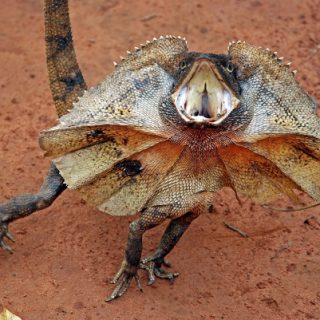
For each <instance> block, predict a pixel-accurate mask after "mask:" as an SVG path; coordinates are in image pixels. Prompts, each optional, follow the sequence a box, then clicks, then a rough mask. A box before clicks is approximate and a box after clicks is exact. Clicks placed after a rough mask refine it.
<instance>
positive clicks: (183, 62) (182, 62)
mask: <svg viewBox="0 0 320 320" xmlns="http://www.w3.org/2000/svg"><path fill="white" fill-rule="evenodd" d="M186 67H187V62H186V61H185V60H182V61H181V62H180V63H179V69H181V70H183V69H185V68H186Z"/></svg>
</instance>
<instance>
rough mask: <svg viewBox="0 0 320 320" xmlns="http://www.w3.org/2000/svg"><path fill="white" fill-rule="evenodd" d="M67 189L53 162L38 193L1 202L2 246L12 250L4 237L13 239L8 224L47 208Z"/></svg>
mask: <svg viewBox="0 0 320 320" xmlns="http://www.w3.org/2000/svg"><path fill="white" fill-rule="evenodd" d="M65 189H66V185H65V184H64V180H63V178H62V177H61V175H60V174H59V171H58V169H57V168H56V167H55V165H54V164H51V166H50V168H49V171H48V174H47V177H46V179H45V181H44V183H43V185H42V187H41V189H40V191H39V192H38V193H36V194H30V193H27V194H22V195H19V196H16V197H13V198H11V199H10V200H9V201H8V202H5V203H2V204H0V247H2V248H3V249H5V250H7V251H9V252H12V249H11V248H10V247H9V246H8V245H7V244H6V243H5V242H4V238H5V237H6V238H8V239H10V240H12V241H13V237H12V235H11V234H10V232H9V231H8V224H9V223H10V222H12V221H14V220H16V219H19V218H23V217H25V216H28V215H30V214H31V213H33V212H35V211H38V210H42V209H44V208H47V207H49V206H50V205H51V203H52V202H53V201H54V200H55V199H56V198H57V197H58V196H59V195H60V194H61V193H62V192H63V190H65Z"/></svg>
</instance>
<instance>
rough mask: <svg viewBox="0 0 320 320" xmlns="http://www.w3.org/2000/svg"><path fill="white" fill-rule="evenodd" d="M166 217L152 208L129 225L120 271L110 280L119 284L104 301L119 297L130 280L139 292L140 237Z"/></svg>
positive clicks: (163, 213)
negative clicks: (135, 283) (135, 284)
mask: <svg viewBox="0 0 320 320" xmlns="http://www.w3.org/2000/svg"><path fill="white" fill-rule="evenodd" d="M166 217H167V213H166V212H164V211H160V210H158V209H157V208H152V209H147V210H146V211H144V212H143V213H142V214H141V217H140V218H139V219H137V220H135V221H133V222H131V223H130V226H129V234H128V242H127V247H126V250H125V255H124V260H123V262H122V264H121V267H120V270H119V271H118V272H117V274H116V275H115V277H114V278H113V280H112V283H117V282H119V284H118V285H117V287H116V288H115V289H114V291H113V292H112V294H111V295H110V297H109V298H107V299H106V301H112V300H114V299H116V298H118V297H121V296H122V295H123V294H124V293H125V292H126V291H127V289H128V288H129V286H130V283H131V280H132V278H135V279H136V282H137V285H138V287H139V289H140V290H141V286H140V281H139V277H138V274H137V270H138V268H139V264H140V259H141V252H142V236H143V234H144V232H146V231H147V230H149V229H151V228H153V227H155V226H157V225H159V224H161V223H162V222H163V221H164V220H165V219H166Z"/></svg>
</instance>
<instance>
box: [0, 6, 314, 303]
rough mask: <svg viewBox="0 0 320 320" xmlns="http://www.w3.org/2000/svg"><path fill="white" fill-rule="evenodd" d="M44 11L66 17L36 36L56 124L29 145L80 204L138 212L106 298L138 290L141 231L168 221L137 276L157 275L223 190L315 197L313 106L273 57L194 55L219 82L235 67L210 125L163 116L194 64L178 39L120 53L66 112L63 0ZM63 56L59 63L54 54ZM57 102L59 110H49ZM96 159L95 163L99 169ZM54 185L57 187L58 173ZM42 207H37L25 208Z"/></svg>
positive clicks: (252, 51)
mask: <svg viewBox="0 0 320 320" xmlns="http://www.w3.org/2000/svg"><path fill="white" fill-rule="evenodd" d="M61 8H63V10H62V9H61ZM52 9H53V10H52V11H50V10H49V11H47V15H52V16H53V17H54V18H53V22H54V21H58V22H59V19H60V17H61V16H63V19H64V20H65V21H66V25H65V26H64V27H63V28H62V29H63V30H59V27H57V30H59V32H57V34H53V35H47V37H46V41H47V43H49V45H48V48H49V49H48V51H47V54H48V68H49V74H50V76H51V75H52V74H54V76H53V78H51V88H52V90H53V92H57V93H58V95H55V94H54V95H53V96H54V100H55V102H56V105H57V106H58V107H57V109H58V113H59V115H61V116H62V117H61V119H60V121H59V124H58V125H57V126H55V127H54V128H52V129H50V130H47V131H45V132H44V133H43V134H42V137H41V140H40V143H41V146H42V147H43V149H44V150H46V151H47V154H52V155H59V158H56V159H55V160H54V163H55V165H56V166H57V167H58V169H59V171H60V173H61V175H62V176H63V178H64V179H65V181H66V183H67V184H68V185H69V186H70V187H74V188H78V189H80V191H81V192H82V193H83V196H84V198H86V199H87V200H88V202H91V203H92V204H94V205H96V206H97V207H98V208H99V209H101V210H102V211H106V212H107V213H110V214H112V215H119V214H120V215H129V214H134V213H135V212H136V211H141V217H140V218H139V219H137V220H135V221H134V222H133V223H131V225H130V230H129V237H128V244H127V249H126V253H125V259H124V263H123V264H122V267H121V269H120V272H119V273H118V274H117V276H116V278H115V282H116V281H117V280H120V282H119V285H118V286H117V287H116V289H115V290H114V292H113V293H112V295H111V297H110V299H111V300H112V299H114V298H117V297H119V296H121V295H122V294H123V293H124V292H125V291H126V290H127V288H128V287H129V285H130V281H131V279H132V278H133V277H135V278H136V280H137V283H138V284H139V281H138V277H137V274H136V271H137V268H138V266H139V261H140V258H141V251H142V235H143V233H144V232H145V231H147V230H148V229H150V228H152V227H154V226H156V225H158V224H160V223H161V222H163V221H164V220H165V219H166V218H171V219H175V220H173V222H172V224H171V227H172V226H173V225H174V227H172V228H173V229H174V231H172V230H171V227H170V225H169V229H167V232H166V233H165V235H164V238H163V239H166V241H165V242H168V241H167V237H168V238H170V239H171V241H169V244H167V245H165V244H164V242H163V241H162V244H160V247H163V246H167V248H166V250H164V251H166V252H165V253H163V254H162V255H161V257H160V258H161V261H160V262H159V261H158V262H157V263H156V264H157V266H156V267H157V268H153V272H154V274H152V273H150V270H149V269H148V266H147V267H146V268H147V270H149V277H150V276H152V277H154V275H158V276H159V277H160V278H161V277H164V278H165V277H166V276H165V274H163V273H161V271H160V270H159V268H160V267H161V264H162V263H164V260H163V259H164V255H165V254H167V253H168V252H169V251H170V250H171V249H172V248H173V247H174V245H175V244H176V242H177V241H178V239H179V238H180V236H181V235H182V234H183V232H184V230H185V229H186V226H188V225H189V224H190V223H191V221H192V219H189V218H190V217H192V218H194V217H196V216H198V215H199V214H200V213H201V212H203V211H204V212H207V211H208V210H209V208H210V207H211V206H212V204H211V202H212V201H211V200H212V198H213V193H214V192H216V191H218V190H219V189H220V188H222V187H224V186H229V187H231V188H233V189H234V191H235V192H236V193H243V194H245V195H247V196H249V197H251V198H252V199H255V200H257V201H258V202H261V203H265V202H269V201H271V200H273V199H274V196H275V195H277V194H278V193H284V194H287V195H288V196H290V197H291V198H292V199H293V200H296V201H297V199H296V197H295V194H294V193H293V191H292V190H293V189H294V188H295V189H298V190H304V191H305V192H306V193H307V194H309V195H310V196H311V197H313V198H314V199H316V200H319V180H320V179H319V174H320V168H319V158H318V156H317V155H318V153H319V119H318V118H317V116H316V115H315V104H314V102H313V100H312V99H311V98H310V97H309V96H308V94H307V93H305V92H304V91H303V89H301V88H300V86H299V85H298V83H297V82H296V80H295V79H294V76H293V74H292V72H291V71H290V70H289V68H288V66H285V65H283V64H282V62H281V59H279V58H277V55H276V54H274V53H271V52H270V51H268V50H264V49H260V48H256V47H254V46H250V45H248V44H246V43H244V42H235V43H234V44H232V45H231V46H230V47H229V51H228V54H227V55H212V56H207V55H206V58H208V59H211V60H212V61H213V62H214V63H215V64H216V65H217V68H218V69H219V70H220V72H221V74H222V76H221V78H228V77H227V75H226V74H225V70H224V62H225V61H227V60H230V61H231V62H232V63H233V64H234V66H235V70H236V71H235V74H234V79H232V80H233V81H234V82H237V83H236V84H237V85H238V86H239V88H240V89H239V90H238V91H237V94H238V95H239V99H240V101H241V105H240V107H239V108H238V109H237V110H236V111H235V112H234V113H232V114H231V115H230V116H229V117H228V118H227V120H226V121H225V123H223V124H222V125H221V126H219V127H216V128H211V129H208V128H203V127H197V126H192V127H189V126H187V125H186V124H184V123H183V122H182V121H181V119H179V118H178V116H177V114H176V113H175V111H174V108H173V105H172V101H171V100H170V94H171V93H172V88H173V87H174V86H175V85H176V83H177V82H179V81H180V80H181V77H182V78H183V76H184V74H183V73H180V69H179V68H180V62H181V61H182V60H183V59H185V58H186V57H188V56H192V57H193V58H195V59H196V58H199V57H201V58H203V55H202V54H201V53H189V52H188V51H187V47H186V43H185V41H184V40H183V39H181V38H180V37H173V36H166V37H160V38H159V39H154V40H153V41H151V42H149V43H147V44H146V45H143V46H141V48H138V49H137V50H136V51H135V52H134V53H129V55H128V57H127V58H126V59H124V60H123V61H122V62H121V63H120V64H119V65H118V66H117V67H116V70H115V72H114V73H112V74H111V75H110V76H109V77H107V79H106V80H104V81H103V82H102V83H101V84H100V85H98V86H97V87H95V88H92V89H90V90H88V91H86V92H85V93H84V95H83V97H82V98H80V99H79V100H78V101H77V102H75V103H74V104H73V102H74V101H75V97H78V96H79V95H81V94H82V92H83V89H84V88H85V84H84V81H83V78H82V75H81V72H80V70H79V68H78V66H77V63H76V60H75V55H74V52H73V47H72V37H71V29H70V27H69V23H70V21H69V20H68V15H67V13H68V12H67V2H66V1H58V2H56V3H55V4H54V5H53V6H52ZM59 10H61V11H59ZM55 14H56V15H55ZM49 20H50V19H49ZM49 20H47V21H49ZM58 25H59V23H58ZM49 29H50V28H49ZM53 29H55V28H53ZM50 44H51V45H52V47H50ZM68 48H69V49H70V48H71V54H70V56H69V57H68V56H67V55H66V56H64V55H65V54H66V53H67V50H69V49H68ZM70 57H71V63H70V68H71V69H68V68H64V67H62V69H61V70H62V71H61V74H60V73H59V72H60V71H59V70H60V69H59V68H60V67H61V66H62V65H63V64H64V63H66V61H67V59H69V58H70ZM51 63H53V64H55V65H54V67H51V66H50V64H51ZM52 68H53V69H52ZM55 72H58V73H59V75H58V76H57V74H55ZM52 79H53V80H52ZM57 83H58V84H59V87H58V86H57V87H56V84H57ZM233 85H234V83H233ZM60 102H61V103H63V109H59V108H60V107H59V104H60ZM66 106H68V108H65V107H66ZM70 107H71V108H72V109H70ZM69 109H70V112H69V113H67V112H68V111H69ZM66 113H67V114H66ZM123 128H126V130H125V131H126V133H123V130H122V129H123ZM108 129H110V132H108ZM105 133H107V134H105ZM111 133H112V135H111ZM129 135H131V136H134V137H136V135H141V136H140V137H141V140H139V139H137V140H135V141H136V143H137V144H136V145H134V144H133V145H132V144H131V145H130V143H129V142H130V137H129ZM76 137H79V138H78V139H77V138H76ZM310 141H311V143H309V142H310ZM140 142H141V143H140ZM129 146H131V147H132V148H131V149H130V148H129ZM100 147H101V148H100ZM93 150H95V151H96V152H97V153H96V154H95V153H94V152H93ZM111 150H113V151H114V152H110V151H111ZM96 159H99V160H100V164H101V163H102V162H103V163H107V164H106V165H105V166H104V167H100V166H99V165H97V163H98V162H96ZM81 161H82V166H81V165H80V164H81ZM90 161H91V162H90ZM107 161H109V162H107ZM125 161H129V162H130V163H136V164H137V163H139V165H140V164H141V168H140V167H139V170H135V171H134V174H128V170H129V169H128V168H127V167H125V166H123V165H122V164H123V163H125ZM89 163H90V165H89ZM77 165H79V167H82V169H84V167H85V166H86V165H87V168H85V169H84V171H83V172H84V174H83V176H81V174H82V173H81V172H80V171H81V170H77V168H76V166H77ZM53 168H54V169H55V167H53ZM97 168H98V170H96V169H97ZM85 170H86V171H85ZM129 172H131V171H129ZM80 173H81V174H80ZM55 177H58V178H59V179H60V183H62V182H63V179H62V178H61V176H60V175H59V174H55ZM79 177H80V178H79ZM104 188H105V189H104ZM261 190H262V191H261ZM98 195H99V197H98ZM21 199H22V200H23V201H22V202H28V203H31V202H33V199H32V201H31V200H30V199H29V198H21ZM50 201H51V199H50ZM50 201H49V202H48V203H50ZM9 204H10V202H9ZM44 204H46V201H45V202H43V201H42V199H40V200H39V202H38V205H37V206H35V208H34V206H33V207H32V210H33V211H34V209H41V208H42V207H44ZM23 205H24V203H23ZM4 206H6V204H5V205H4ZM9 207H10V206H9ZM5 208H7V207H5ZM9 209H10V208H9ZM3 212H5V213H6V211H5V210H4V211H3ZM0 213H2V212H1V211H0ZM20 213H21V215H22V214H23V213H24V209H23V210H21V212H20ZM10 215H11V213H10ZM1 222H2V226H1V227H2V229H3V231H2V233H3V234H1V235H0V236H1V238H2V237H3V236H4V235H6V236H8V237H9V238H10V237H11V236H10V234H9V233H8V232H7V224H6V220H5V218H3V219H2V220H1ZM168 230H169V231H168ZM1 245H2V246H3V247H4V248H6V245H5V244H4V243H1ZM162 260H163V261H162ZM149 262H154V261H152V259H151V261H149ZM143 267H144V268H145V266H143ZM150 268H151V267H150ZM156 270H157V271H156ZM172 277H174V275H171V276H168V277H167V278H169V279H170V278H172ZM149 280H150V279H149Z"/></svg>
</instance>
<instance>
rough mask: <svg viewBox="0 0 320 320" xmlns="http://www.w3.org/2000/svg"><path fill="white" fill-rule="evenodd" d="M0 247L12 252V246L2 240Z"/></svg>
mask: <svg viewBox="0 0 320 320" xmlns="http://www.w3.org/2000/svg"><path fill="white" fill-rule="evenodd" d="M0 247H1V248H2V249H3V250H5V251H8V252H9V253H11V254H12V253H13V250H12V248H11V247H10V246H9V245H7V244H6V243H5V242H4V241H3V240H0Z"/></svg>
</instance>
